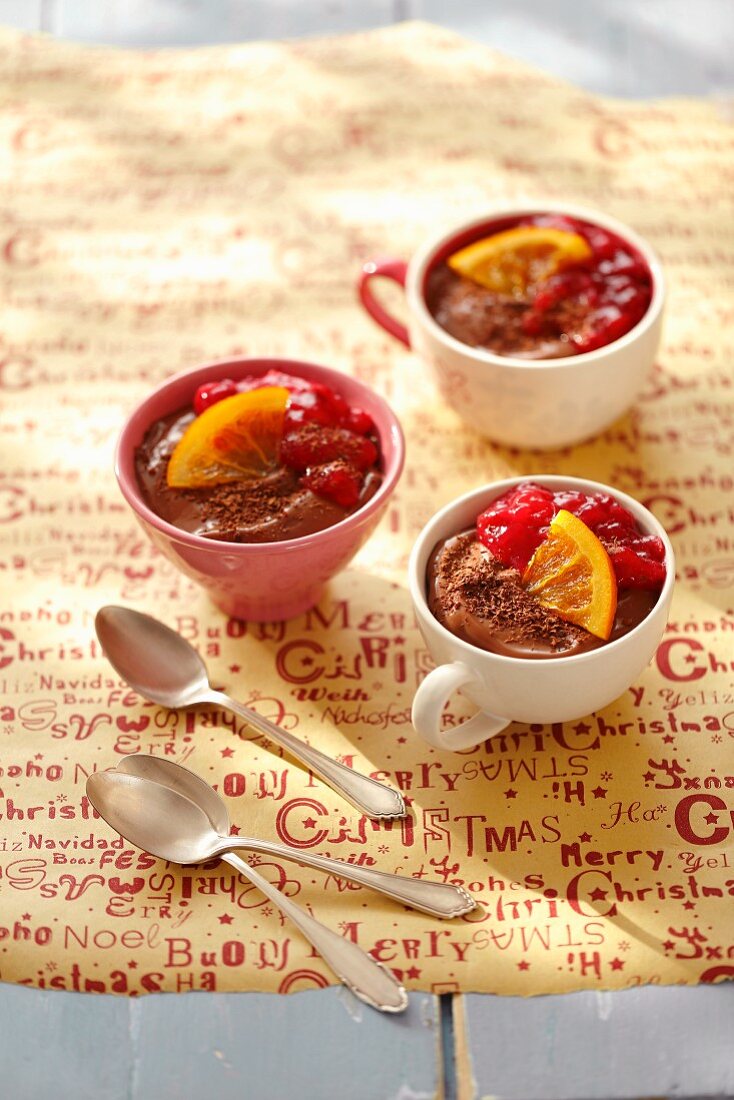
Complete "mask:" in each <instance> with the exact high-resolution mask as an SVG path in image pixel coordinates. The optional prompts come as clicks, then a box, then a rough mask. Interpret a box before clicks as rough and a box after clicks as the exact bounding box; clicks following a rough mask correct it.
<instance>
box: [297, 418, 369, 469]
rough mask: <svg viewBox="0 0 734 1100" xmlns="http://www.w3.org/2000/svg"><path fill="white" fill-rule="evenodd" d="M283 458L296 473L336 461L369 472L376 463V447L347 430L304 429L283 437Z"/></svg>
mask: <svg viewBox="0 0 734 1100" xmlns="http://www.w3.org/2000/svg"><path fill="white" fill-rule="evenodd" d="M280 459H281V462H284V463H285V464H286V466H290V467H291V469H294V470H307V469H309V467H312V466H321V465H323V463H324V462H332V461H334V460H335V459H343V460H344V461H346V462H349V463H350V465H352V466H355V467H356V468H357V469H358V470H368V469H369V468H370V466H374V464H375V463H376V462H377V448H376V447H375V445H374V443H373V442H372V440H370V439H365V438H364V436H361V435H355V433H354V432H348V431H346V430H345V429H344V428H317V429H315V430H314V429H308V428H305V429H302V430H300V431H299V430H296V431H291V432H288V434H287V435H285V436H284V437H283V440H282V441H281V444H280Z"/></svg>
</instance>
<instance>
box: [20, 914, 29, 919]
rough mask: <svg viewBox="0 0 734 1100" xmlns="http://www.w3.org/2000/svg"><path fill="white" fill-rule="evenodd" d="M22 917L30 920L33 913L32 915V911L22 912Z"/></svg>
mask: <svg viewBox="0 0 734 1100" xmlns="http://www.w3.org/2000/svg"><path fill="white" fill-rule="evenodd" d="M20 919H21V920H30V919H31V915H30V913H21V914H20Z"/></svg>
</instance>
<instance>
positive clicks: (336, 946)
mask: <svg viewBox="0 0 734 1100" xmlns="http://www.w3.org/2000/svg"><path fill="white" fill-rule="evenodd" d="M87 797H88V798H89V801H90V802H91V803H92V805H93V806H94V808H95V810H96V811H97V813H99V814H100V815H101V816H102V817H103V818H104V819H105V821H106V822H107V824H108V825H110V826H111V827H112V828H113V829H114V830H115V831H116V832H118V833H119V834H120V836H124V837H125V838H126V839H127V840H129V841H130V843H131V844H134V845H135V846H136V847H137V848H142V849H143V850H144V851H146V852H150V853H151V854H152V855H154V856H158V857H159V858H160V859H167V860H169V861H170V862H171V863H184V864H186V863H204V862H206V860H209V859H216V858H217V857H219V858H221V859H223V860H225V861H226V862H227V863H229V864H231V866H232V867H235V868H236V869H237V870H238V871H239V873H240V874H241V875H243V876H244V877H245V878H247V879H249V880H250V882H251V883H252V884H253V886H256V887H257V888H258V890H260V891H261V893H263V894H264V895H265V897H266V898H268V899H269V900H270V901H272V903H273V904H274V905H277V906H278V908H279V909H280V910H281V912H282V913H283V914H284V915H285V916H287V917H289V918H290V919H291V920H292V921H293V923H294V924H295V925H296V927H297V928H299V929H300V931H301V932H302V933H303V935H304V936H305V937H306V939H307V940H308V941H309V943H311V944H313V946H314V947H315V948H316V950H317V951H318V953H319V954H320V955H321V957H322V958H323V960H324V962H325V963H327V965H328V966H330V967H331V969H332V970H333V971H334V973H335V974H336V975H337V977H339V978H341V980H342V981H343V982H344V984H345V985H346V986H348V987H349V989H351V990H352V992H353V993H354V995H355V996H356V997H359V999H360V1000H362V1001H365V1002H366V1003H367V1004H369V1005H372V1007H373V1008H377V1009H379V1010H380V1011H381V1012H402V1011H403V1009H405V1008H406V1007H407V1004H408V996H407V994H406V992H405V990H404V989H403V987H402V986H401V985H400V983H399V982H398V980H397V979H396V978H395V976H394V975H393V974H392V973H391V971H389V970H387V969H386V967H384V966H382V965H381V964H380V963H378V962H377V961H376V960H375V959H373V958H372V957H371V956H370V955H368V954H367V952H366V951H363V950H362V948H361V947H358V946H357V944H356V943H352V941H351V940H345V939H343V938H342V937H341V936H339V935H337V933H336V932H332V930H331V929H330V928H327V927H326V926H325V925H323V924H321V923H320V921H317V920H316V919H315V918H314V917H312V916H311V915H310V914H309V913H306V912H305V910H303V909H302V908H301V907H300V905H296V904H295V902H293V901H291V900H290V898H287V897H286V896H285V895H284V894H281V892H280V891H279V890H276V888H275V887H274V886H273V885H272V884H271V883H269V882H268V881H267V879H265V878H263V876H262V875H260V874H258V872H257V871H255V870H254V868H252V867H250V865H249V863H245V861H244V860H243V859H240V857H239V856H237V855H234V854H233V853H232V852H230V851H227V848H228V847H229V844H230V838H228V839H227V840H224V839H222V838H219V837H217V835H216V833H215V832H214V830H213V829H212V827H211V824H210V822H209V818H208V817H207V816H206V814H205V813H204V812H203V810H200V809H199V807H198V806H197V805H196V804H195V803H193V802H191V800H190V799H188V798H186V797H185V796H184V795H182V794H179V793H178V791H174V790H171V788H170V787H164V786H161V784H159V783H153V782H151V781H150V780H149V779H140V778H139V777H138V776H137V775H125V774H124V773H122V772H117V771H109V772H95V773H94V774H93V775H90V776H89V779H88V780H87Z"/></svg>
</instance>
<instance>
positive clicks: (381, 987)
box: [222, 852, 408, 1012]
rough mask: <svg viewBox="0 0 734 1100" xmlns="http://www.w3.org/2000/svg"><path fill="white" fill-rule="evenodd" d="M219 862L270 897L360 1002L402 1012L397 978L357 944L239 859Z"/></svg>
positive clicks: (227, 857) (404, 997) (230, 856)
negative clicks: (308, 911) (229, 867)
mask: <svg viewBox="0 0 734 1100" xmlns="http://www.w3.org/2000/svg"><path fill="white" fill-rule="evenodd" d="M222 859H223V860H226V862H227V863H229V864H230V865H231V866H232V867H235V868H236V869H237V870H238V871H239V873H240V874H241V875H244V877H245V878H248V879H249V880H250V882H251V883H252V884H253V886H256V887H257V888H258V890H260V891H261V892H262V893H263V894H265V897H266V898H269V899H270V901H272V902H273V904H274V905H277V906H278V908H279V909H280V911H281V912H282V913H283V914H284V915H285V916H286V917H289V918H290V919H291V920H292V921H293V923H294V924H295V925H296V927H297V928H299V929H300V931H301V932H302V933H303V935H304V936H305V937H306V939H307V940H308V941H309V943H311V944H313V946H314V947H315V948H316V950H317V951H318V953H319V954H320V955H321V958H322V959H323V960H324V962H325V963H327V965H328V966H330V967H331V969H332V970H333V971H334V973H335V974H336V976H337V977H338V978H341V980H342V981H343V982H344V984H345V985H346V986H347V988H348V989H351V991H352V993H354V995H355V997H359V999H360V1001H364V1002H365V1003H366V1004H368V1005H371V1006H372V1007H373V1008H377V1009H379V1010H380V1012H403V1011H404V1009H405V1008H407V1005H408V995H407V993H406V992H405V990H404V989H403V987H402V986H401V985H400V983H399V982H398V980H397V978H396V977H395V976H394V974H392V972H391V971H390V970H388V969H387V967H384V966H382V964H381V963H378V962H377V960H376V959H373V958H372V957H371V956H370V955H368V954H367V952H366V951H363V950H362V948H361V947H358V946H357V944H356V943H352V941H351V940H346V939H344V938H343V937H342V936H339V935H337V933H336V932H332V930H331V929H330V928H327V927H326V925H324V924H321V923H320V921H317V920H315V919H314V918H313V917H312V916H311V915H310V914H309V913H306V912H305V911H304V910H303V909H302V908H301V907H300V905H296V904H295V902H293V901H291V900H290V898H287V897H286V896H285V895H284V894H281V892H280V891H279V890H276V888H275V887H274V886H273V885H272V884H271V883H269V882H268V881H267V879H265V878H263V877H262V875H259V874H258V873H257V871H255V870H253V868H252V867H250V865H249V863H245V861H244V860H243V859H240V857H239V856H236V855H234V854H233V853H231V852H224V853H223V854H222Z"/></svg>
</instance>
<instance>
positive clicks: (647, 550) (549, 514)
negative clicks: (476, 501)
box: [477, 482, 665, 588]
mask: <svg viewBox="0 0 734 1100" xmlns="http://www.w3.org/2000/svg"><path fill="white" fill-rule="evenodd" d="M561 508H564V509H565V510H566V511H567V512H573V513H574V514H575V515H577V516H578V517H579V519H581V520H583V521H584V523H585V524H586V525H587V527H590V528H591V530H592V531H594V533H595V534H596V535H597V536H598V538H599V539H600V540H601V542H602V543H603V544H604V546H605V548H606V550H607V552H608V554H609V556H610V558H611V559H612V564H613V566H614V571H615V574H616V577H617V583H618V584H619V586H620V588H659V587H660V586H661V585H662V583H663V581H664V580H665V564H664V561H665V547H664V545H663V543H662V541H661V540H660V539H658V538H656V537H655V536H654V535H644V534H643V533H642V532H641V531H640V529H639V528H638V526H637V522H636V520H635V518H634V516H633V515H632V514H631V513H630V512H628V511H627V509H626V508H625V507H624V506H623V505H622V504H621V503H620V502H619V501H618V500H617V499H616V498H615V497H613V496H611V494H609V493H593V494H591V495H589V494H586V493H580V492H576V491H573V490H562V491H560V492H557V493H552V492H551V491H550V490H549V489H544V488H542V487H540V486H538V485H534V484H533V483H532V482H526V483H525V484H524V485H519V486H518V487H517V488H516V489H512V490H510V492H508V493H506V494H505V495H504V496H503V497H500V498H499V499H498V500H495V501H494V502H493V503H492V504H491V505H490V507H489V508H488V509H487V510H486V512H483V513H482V514H481V515H480V516H479V518H478V519H477V537H478V539H479V541H480V542H482V543H483V544H484V545H485V546H486V547H487V549H488V550H489V551H490V552H491V553H492V554H493V555H494V556H495V557H496V558H499V560H500V561H501V562H503V563H504V564H505V565H509V566H512V567H514V568H515V569H519V570H521V571H522V570H523V569H524V568H525V566H526V565H527V563H528V561H529V560H530V558H531V556H532V554H533V553H534V552H535V550H536V548H537V547H538V546H539V545H540V543H541V541H542V540H543V538H544V537H545V535H546V534H547V531H548V527H549V525H550V522H551V520H552V518H553V516H554V515H555V514H556V512H558V511H560V509H561Z"/></svg>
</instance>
